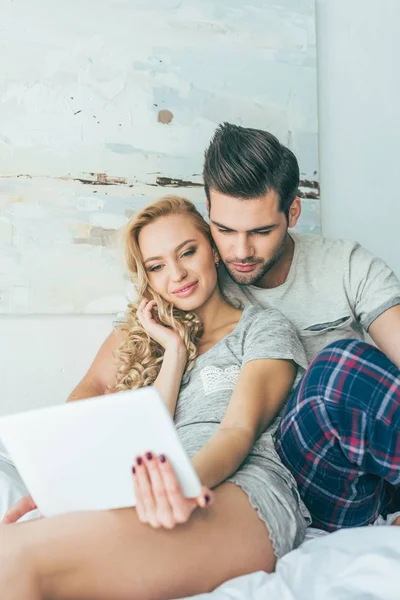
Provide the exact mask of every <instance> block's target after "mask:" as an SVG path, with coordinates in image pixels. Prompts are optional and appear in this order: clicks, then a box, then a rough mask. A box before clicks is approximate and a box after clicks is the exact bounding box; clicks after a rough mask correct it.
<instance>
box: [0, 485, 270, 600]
mask: <svg viewBox="0 0 400 600" xmlns="http://www.w3.org/2000/svg"><path fill="white" fill-rule="evenodd" d="M0 544H2V545H3V544H5V546H7V548H9V549H10V550H12V552H13V553H14V554H15V555H17V556H21V559H19V560H22V561H23V564H19V573H20V574H21V573H23V572H25V571H24V569H25V568H27V569H28V570H27V571H26V572H27V573H28V574H31V573H33V575H32V576H31V575H29V576H30V577H31V582H32V583H31V586H32V595H31V596H28V595H27V596H26V597H25V596H23V595H19V596H18V600H36V598H37V597H38V598H42V597H43V598H46V599H47V598H51V600H75V599H76V600H78V599H79V600H136V599H140V600H165V599H170V598H179V597H182V596H190V595H193V594H198V593H203V592H207V591H210V590H212V589H214V588H215V587H217V586H218V585H220V584H221V583H223V582H224V581H226V580H227V579H230V578H232V577H237V576H239V575H243V574H246V573H251V572H254V571H258V570H264V571H268V572H270V571H272V570H273V569H274V566H275V557H274V554H273V549H272V544H271V542H270V540H269V536H268V531H267V529H266V527H265V525H264V523H263V522H262V521H261V520H260V519H259V517H258V515H257V513H256V511H255V510H254V509H253V508H252V507H251V505H250V503H249V501H248V499H247V496H246V495H245V494H244V492H243V491H242V490H241V489H240V488H238V487H237V486H235V485H234V484H230V483H226V484H223V485H221V486H220V487H219V488H218V489H217V490H216V493H215V503H214V505H213V506H212V507H211V508H210V509H208V510H205V511H201V510H197V511H196V512H195V513H193V515H192V517H191V519H190V521H189V522H188V523H186V524H185V525H180V526H177V527H176V528H174V529H173V530H165V529H158V530H154V529H152V528H150V527H149V526H148V525H143V524H142V523H140V522H139V520H138V519H137V517H136V512H135V511H134V510H132V509H124V510H118V511H108V512H99V513H79V514H73V515H66V516H63V517H57V518H53V519H42V520H41V521H37V522H28V523H22V524H19V525H18V524H17V525H6V526H4V527H2V528H0ZM27 556H29V557H30V558H29V559H27V558H26V557H27ZM24 557H25V558H24ZM0 569H1V565H0ZM32 569H33V570H32ZM34 576H37V577H38V581H39V586H40V589H41V595H40V594H39V596H34V595H33V594H34V593H33V590H34V585H36V583H35V580H34V579H33V577H34ZM16 583H18V582H16ZM0 586H1V574H0ZM7 593H8V594H9V595H8V596H7ZM12 594H13V591H12V585H10V583H8V586H7V589H3V587H0V597H1V599H2V600H14V598H15V599H16V600H17V596H16V595H15V593H14V595H12Z"/></svg>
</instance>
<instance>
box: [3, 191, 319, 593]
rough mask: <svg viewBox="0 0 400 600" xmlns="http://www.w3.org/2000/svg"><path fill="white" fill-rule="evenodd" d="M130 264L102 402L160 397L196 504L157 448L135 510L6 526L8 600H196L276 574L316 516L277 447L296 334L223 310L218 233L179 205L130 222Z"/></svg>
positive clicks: (137, 478) (271, 315)
mask: <svg viewBox="0 0 400 600" xmlns="http://www.w3.org/2000/svg"><path fill="white" fill-rule="evenodd" d="M126 258H127V264H128V267H129V269H130V271H131V273H132V277H133V281H134V283H135V286H136V289H137V292H138V298H139V299H138V303H137V304H130V305H129V307H128V311H127V318H126V323H124V324H123V325H120V326H118V327H117V329H116V331H115V333H114V334H113V336H112V338H111V341H110V340H109V341H108V343H107V346H106V348H103V349H102V350H101V357H102V360H103V365H104V368H103V373H104V382H103V383H104V385H103V393H106V392H107V391H114V390H124V389H129V388H139V387H142V386H147V385H154V386H155V387H157V388H158V390H159V391H160V393H161V395H162V397H163V400H164V401H165V403H166V405H167V407H168V409H169V411H170V413H171V415H172V416H173V417H174V420H175V424H176V427H177V430H178V432H179V435H180V438H181V440H182V443H183V445H184V447H185V448H186V450H187V452H188V454H189V455H190V457H191V458H192V461H193V465H194V467H195V469H196V471H197V473H198V475H199V477H200V480H201V481H202V483H203V486H204V487H203V490H202V493H201V496H200V497H199V498H196V499H186V498H184V497H183V495H182V493H181V490H180V489H179V485H178V483H177V480H176V478H175V475H174V473H173V471H172V468H171V466H170V465H169V463H168V457H166V456H164V455H161V456H154V455H153V454H152V452H151V449H149V452H148V453H147V454H146V455H145V456H143V457H137V458H136V461H135V464H134V465H133V470H132V472H133V479H134V485H135V491H136V494H137V499H138V504H137V507H136V509H133V508H132V509H123V510H115V511H107V512H96V513H84V514H69V515H65V516H62V517H55V518H49V519H41V520H38V521H32V522H28V523H23V524H16V525H15V524H11V525H1V526H0V536H1V538H0V548H1V549H2V557H1V561H0V595H1V598H2V600H39V599H50V598H51V599H52V600H56V599H57V600H58V599H60V600H61V599H68V600H73V599H79V600H110V599H111V598H112V599H113V600H132V599H133V598H140V600H147V599H148V600H162V599H168V598H178V597H183V596H190V595H193V594H197V593H201V592H206V591H210V590H212V589H214V588H215V587H216V586H218V585H219V584H221V583H222V582H223V581H225V580H227V579H229V578H232V577H236V576H239V575H243V574H246V573H251V572H254V571H257V570H264V571H267V572H270V571H272V570H273V569H274V566H275V562H276V559H277V558H280V557H281V556H283V555H284V554H285V553H286V552H288V551H290V550H291V549H292V548H294V547H296V546H297V545H298V544H299V543H300V542H301V541H302V540H303V536H304V533H305V529H306V525H307V523H308V522H309V516H308V512H307V510H306V508H305V507H304V505H303V504H302V502H301V500H300V498H299V495H298V492H297V489H296V484H295V482H294V480H293V478H292V476H291V475H290V473H289V472H288V471H287V470H286V469H285V467H284V466H283V465H282V463H281V462H280V460H279V458H278V456H277V454H276V452H275V450H274V445H273V437H272V434H273V432H274V429H275V427H276V426H275V422H276V417H277V415H278V413H279V411H280V409H281V408H282V406H283V404H284V402H285V399H286V398H287V396H288V394H289V392H290V390H291V389H292V386H293V384H294V382H295V380H296V379H298V378H299V377H300V376H301V375H302V373H303V372H304V368H305V367H306V361H305V357H304V352H303V348H302V346H301V344H300V342H299V340H298V339H297V336H296V334H295V332H294V330H293V328H292V326H291V325H290V323H289V322H288V321H287V320H286V319H285V318H284V317H283V316H282V315H281V314H280V313H279V312H278V311H276V310H274V309H262V308H258V307H248V308H245V309H244V310H243V311H242V310H240V309H237V308H234V307H233V306H231V305H230V304H228V303H227V302H226V301H225V299H224V297H223V296H222V294H221V292H220V290H219V287H218V279H217V269H218V255H217V253H216V251H215V249H214V247H213V244H212V240H211V236H210V231H209V227H208V225H207V224H206V222H205V221H204V220H203V218H202V217H201V215H200V214H199V213H198V212H197V210H196V209H195V207H194V206H193V204H191V203H190V202H189V201H187V200H185V199H183V198H176V197H165V198H162V199H161V200H159V201H158V202H155V203H153V204H151V205H150V206H148V207H147V208H145V209H143V210H142V211H141V212H140V213H139V214H137V215H136V216H135V217H134V218H133V219H132V220H131V222H130V223H129V226H128V229H127V236H126ZM114 357H115V358H114ZM133 458H134V457H133ZM99 469H101V465H99ZM104 477H105V478H107V473H104Z"/></svg>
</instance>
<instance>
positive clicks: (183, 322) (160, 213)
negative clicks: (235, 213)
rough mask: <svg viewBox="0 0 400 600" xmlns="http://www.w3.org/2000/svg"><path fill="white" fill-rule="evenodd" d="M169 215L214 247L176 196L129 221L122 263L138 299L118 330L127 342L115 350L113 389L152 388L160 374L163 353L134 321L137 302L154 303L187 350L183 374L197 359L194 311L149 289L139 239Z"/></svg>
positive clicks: (185, 202)
mask: <svg viewBox="0 0 400 600" xmlns="http://www.w3.org/2000/svg"><path fill="white" fill-rule="evenodd" d="M169 215H187V216H189V217H190V218H191V219H192V220H193V222H194V224H195V226H196V228H197V229H198V230H199V231H200V232H201V233H202V234H203V235H204V236H205V237H206V238H207V239H208V240H209V242H210V245H211V246H212V247H213V241H212V237H211V232H210V227H209V225H208V223H206V221H205V220H204V219H203V217H202V216H201V214H200V213H199V212H198V210H197V209H196V207H195V206H194V204H192V202H190V201H189V200H187V199H186V198H182V197H179V196H164V197H162V198H160V199H159V200H157V201H156V202H153V203H152V204H150V205H148V206H146V207H145V208H143V209H142V210H141V211H140V212H138V213H137V214H135V215H134V216H133V217H132V219H131V220H130V221H129V223H128V225H127V227H126V231H125V239H124V242H125V244H124V246H125V261H126V264H127V267H128V269H129V271H130V274H131V280H132V282H133V284H134V286H135V288H136V292H137V296H138V298H137V300H136V301H135V302H132V303H130V304H128V311H127V313H126V321H125V322H124V323H123V324H121V325H119V328H120V329H121V330H122V331H123V332H124V333H125V334H126V340H125V342H124V343H123V344H122V345H121V347H120V348H119V350H118V351H117V360H118V363H119V365H118V373H117V383H116V390H118V391H119V390H127V389H134V388H140V387H145V386H148V385H152V384H153V383H154V381H155V379H156V377H157V375H158V373H159V371H160V368H161V363H162V360H163V355H164V350H163V348H162V347H161V346H160V344H158V343H157V342H156V341H155V340H153V339H152V338H150V337H149V335H148V334H147V333H146V331H145V330H144V329H143V327H142V325H141V324H140V322H139V320H138V318H137V314H136V313H137V309H138V306H139V304H140V302H141V301H142V300H143V299H145V300H155V302H156V303H157V310H158V318H159V320H160V322H161V323H162V324H163V325H166V326H167V327H171V329H175V330H176V331H177V332H178V333H179V335H180V336H181V338H182V341H183V343H184V345H185V347H186V349H187V354H188V361H187V366H186V373H187V372H188V371H190V370H191V369H192V368H193V366H194V362H195V359H196V356H197V345H196V343H197V340H198V339H199V337H200V336H201V334H202V323H201V321H200V319H199V318H198V317H197V315H196V314H195V313H194V312H184V311H181V310H178V309H177V308H175V307H174V306H173V305H172V304H169V303H168V302H166V301H165V300H164V299H163V298H161V296H160V295H159V294H157V293H156V292H155V291H154V290H153V289H152V288H151V286H150V283H149V279H148V277H147V272H146V268H145V266H144V264H143V257H142V254H141V252H140V248H139V244H138V238H139V234H140V232H141V231H142V229H143V228H144V227H146V225H149V224H150V223H153V222H154V221H155V220H156V219H159V218H161V217H167V216H169Z"/></svg>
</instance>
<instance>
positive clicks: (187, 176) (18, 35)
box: [0, 0, 319, 413]
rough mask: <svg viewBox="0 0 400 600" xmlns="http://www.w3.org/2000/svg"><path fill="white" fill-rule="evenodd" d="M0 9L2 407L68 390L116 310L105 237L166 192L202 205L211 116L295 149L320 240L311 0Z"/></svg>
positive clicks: (142, 1)
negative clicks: (261, 131)
mask: <svg viewBox="0 0 400 600" xmlns="http://www.w3.org/2000/svg"><path fill="white" fill-rule="evenodd" d="M0 13H1V35H0V313H2V314H3V315H4V316H2V317H0V393H1V396H0V413H6V412H12V411H17V410H23V409H27V408H33V407H36V406H42V405H47V404H51V403H53V402H54V403H58V402H63V401H64V400H65V398H66V397H67V396H68V394H69V392H70V391H71V389H72V388H73V386H74V385H75V384H76V383H77V381H78V380H79V379H80V377H81V376H82V375H83V373H84V371H85V370H86V368H87V366H88V364H89V362H90V360H91V359H92V357H93V355H94V353H95V351H96V349H97V348H98V346H99V345H100V343H101V341H102V340H103V339H104V338H105V337H106V335H107V334H108V332H109V330H110V327H111V321H112V315H111V313H113V312H115V311H117V310H121V308H123V305H124V291H125V284H124V282H123V280H122V276H121V271H120V269H119V267H118V265H117V261H116V259H115V256H114V254H113V249H112V246H113V243H112V236H113V233H114V232H115V231H116V230H117V229H118V227H120V225H121V224H122V223H123V222H125V220H126V218H127V217H129V216H130V214H131V213H132V212H134V211H135V210H137V208H138V207H140V206H141V205H142V204H143V203H144V202H148V201H150V200H151V199H153V198H154V197H157V196H160V195H162V194H163V193H166V192H168V191H171V188H172V189H173V191H175V192H177V193H181V194H184V195H187V196H188V197H190V198H191V199H193V200H194V201H195V202H197V203H198V205H199V206H200V208H201V207H202V206H203V205H204V193H203V189H202V187H201V176H200V175H199V174H200V173H201V170H202V155H203V151H204V148H205V146H206V145H207V143H208V141H209V139H210V136H211V134H212V133H213V131H214V128H215V126H216V125H217V124H218V123H219V122H221V121H224V120H229V121H231V122H234V123H237V124H243V125H245V126H252V127H261V128H265V129H269V130H270V131H272V132H273V133H275V134H276V135H278V136H279V138H280V139H281V141H282V142H283V143H286V144H287V145H289V146H290V147H291V148H292V149H293V150H294V151H295V152H296V154H297V156H298V158H299V161H300V166H301V171H302V178H303V180H310V181H311V182H310V181H303V184H304V185H303V186H302V190H303V191H304V193H305V194H307V195H308V196H309V197H308V198H306V199H305V203H304V212H303V215H302V220H301V225H300V229H302V230H303V231H319V190H318V183H317V184H316V186H314V184H313V180H316V181H317V182H318V158H317V108H316V66H315V31H314V0H249V1H248V2H243V1H242V0H98V1H96V2H95V1H94V0H69V1H68V2H57V1H56V2H55V1H54V0H36V1H34V2H32V0H16V1H14V2H9V1H7V0H0ZM160 110H169V111H170V112H171V115H170V117H171V118H172V120H171V121H170V122H169V123H163V122H160V118H159V111H160ZM176 185H178V186H179V187H174V186H176ZM106 312H107V313H109V314H108V315H107V316H102V314H101V313H106ZM39 313H41V316H38V314H39ZM48 313H53V314H52V316H46V315H47V314H48ZM65 313H69V314H68V316H65ZM72 313H75V316H72ZM83 313H99V314H98V316H82V314H83ZM16 314H18V315H19V316H18V317H16V316H15V315H16ZM35 315H36V316H35Z"/></svg>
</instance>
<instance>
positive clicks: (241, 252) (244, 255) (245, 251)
mask: <svg viewBox="0 0 400 600" xmlns="http://www.w3.org/2000/svg"><path fill="white" fill-rule="evenodd" d="M235 254H236V258H238V259H239V260H243V261H244V260H247V259H248V258H251V257H252V256H253V254H254V250H253V248H252V247H251V244H250V241H249V238H248V236H247V235H238V236H237V239H236V244H235Z"/></svg>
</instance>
